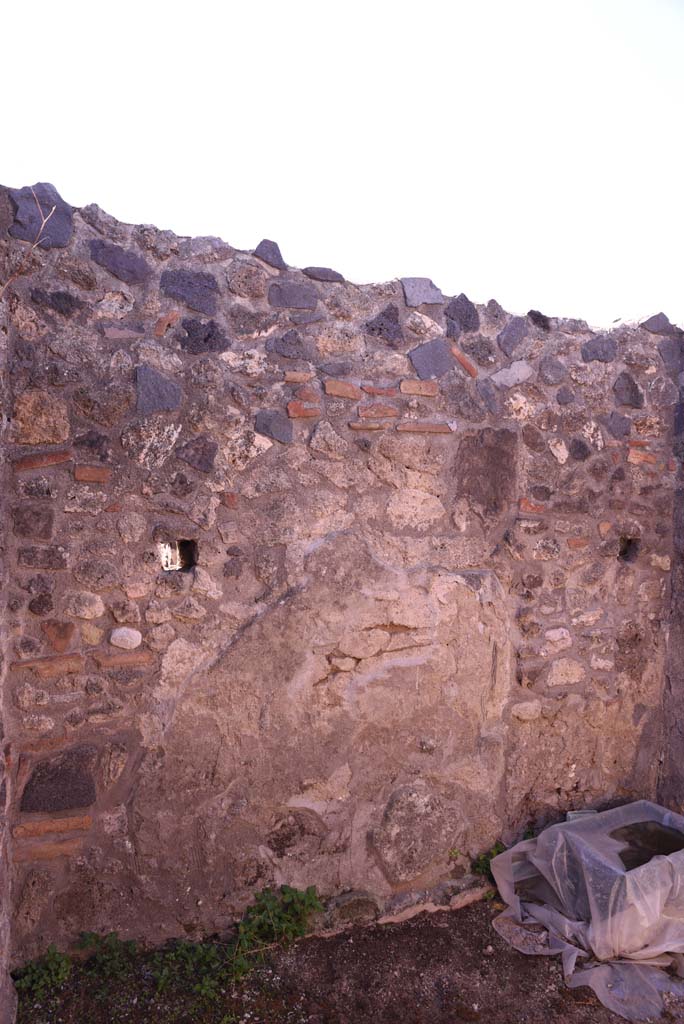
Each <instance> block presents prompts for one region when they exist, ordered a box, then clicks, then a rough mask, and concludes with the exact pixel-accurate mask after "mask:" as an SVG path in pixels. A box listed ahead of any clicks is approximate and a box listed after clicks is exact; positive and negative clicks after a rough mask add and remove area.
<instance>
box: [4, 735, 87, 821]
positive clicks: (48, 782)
mask: <svg viewBox="0 0 684 1024" xmlns="http://www.w3.org/2000/svg"><path fill="white" fill-rule="evenodd" d="M95 755H96V749H95V747H91V746H86V745H82V746H79V747H74V748H73V749H72V750H67V751H65V752H64V753H63V754H60V755H59V756H58V757H51V758H49V759H47V760H45V761H39V762H38V764H37V765H36V766H35V768H34V769H33V772H32V774H31V777H30V779H29V780H28V782H27V783H26V786H25V788H24V792H23V793H22V796H21V810H22V811H43V812H46V811H49V812H53V811H69V810H73V809H75V808H76V807H90V805H91V804H94V803H95V800H96V799H97V793H96V790H95V780H94V779H93V775H92V771H91V766H92V763H93V761H94V760H95Z"/></svg>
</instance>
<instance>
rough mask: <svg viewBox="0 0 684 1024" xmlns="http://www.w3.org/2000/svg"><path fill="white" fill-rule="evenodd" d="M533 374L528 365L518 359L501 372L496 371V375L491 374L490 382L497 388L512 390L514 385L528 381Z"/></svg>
mask: <svg viewBox="0 0 684 1024" xmlns="http://www.w3.org/2000/svg"><path fill="white" fill-rule="evenodd" d="M533 373H534V370H533V369H532V367H531V366H530V364H529V363H526V362H525V361H524V360H522V359H518V360H517V361H516V362H515V363H511V365H510V366H506V367H504V369H503V370H498V371H497V373H494V374H492V377H491V380H493V381H494V383H495V384H496V386H497V388H512V387H514V386H515V385H516V384H522V383H523V382H524V381H526V380H529V379H530V377H531V376H532V374H533Z"/></svg>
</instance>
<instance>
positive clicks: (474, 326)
mask: <svg viewBox="0 0 684 1024" xmlns="http://www.w3.org/2000/svg"><path fill="white" fill-rule="evenodd" d="M444 312H445V314H446V317H447V320H451V321H452V323H453V324H455V325H457V328H458V329H459V330H460V331H463V332H464V333H466V334H468V333H470V332H472V331H477V330H479V328H480V314H479V313H478V311H477V309H476V308H475V306H474V304H473V303H472V302H471V301H470V299H469V298H468V296H467V295H464V294H463V292H461V294H460V295H457V296H456V298H454V299H452V300H451V302H449V304H448V305H447V307H446V309H445V310H444ZM447 333H448V334H449V337H452V338H453V337H457V336H458V332H457V333H456V334H454V333H451V332H449V331H447Z"/></svg>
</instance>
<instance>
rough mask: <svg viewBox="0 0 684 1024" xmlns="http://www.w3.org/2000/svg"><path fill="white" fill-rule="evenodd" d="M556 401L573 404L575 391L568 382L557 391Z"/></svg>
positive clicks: (560, 403) (562, 403) (561, 403)
mask: <svg viewBox="0 0 684 1024" xmlns="http://www.w3.org/2000/svg"><path fill="white" fill-rule="evenodd" d="M556 401H557V402H558V404H559V405H572V403H573V402H574V401H575V392H574V391H573V390H572V388H569V387H568V385H567V384H564V385H563V387H561V388H558V391H557V392H556Z"/></svg>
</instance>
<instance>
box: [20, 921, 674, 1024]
mask: <svg viewBox="0 0 684 1024" xmlns="http://www.w3.org/2000/svg"><path fill="white" fill-rule="evenodd" d="M496 913H497V911H496V910H495V909H494V908H493V907H492V906H491V905H490V904H488V903H484V902H483V903H478V904H474V905H472V906H470V907H466V908H465V909H463V910H459V911H456V912H444V913H433V914H421V915H420V916H418V917H415V918H413V919H412V920H410V921H407V922H404V923H402V924H396V925H384V926H378V925H376V926H373V927H369V928H355V929H354V930H352V931H349V932H345V933H343V934H340V935H337V936H334V937H332V938H310V939H304V940H301V941H300V942H298V943H297V944H296V945H294V946H292V947H290V948H289V949H287V950H284V951H278V952H277V953H276V954H275V955H272V956H271V958H270V960H269V962H268V963H267V964H266V965H264V966H262V967H260V968H258V969H257V970H255V971H254V972H253V973H251V974H250V975H249V976H248V978H247V979H246V980H245V981H244V982H243V983H242V984H241V985H240V986H238V987H237V988H236V989H235V990H234V991H233V992H232V993H226V996H225V999H222V1001H221V1004H220V1005H216V1006H214V1007H212V1008H210V1009H206V1008H199V1007H198V1006H197V1005H196V1004H195V1005H193V1003H192V1001H191V1000H188V1001H187V1002H185V1001H183V1000H182V999H181V1000H179V999H178V997H175V998H173V999H169V998H166V999H165V998H164V997H156V996H155V995H154V992H153V990H152V989H151V987H150V984H149V980H147V981H146V974H145V967H144V961H141V967H140V970H139V971H138V972H137V973H136V974H134V976H133V977H132V978H130V979H128V980H127V982H126V984H125V985H122V986H120V989H121V990H120V991H118V992H112V993H110V996H111V999H110V998H107V1000H105V1001H104V1002H103V1001H102V999H101V997H99V998H94V997H93V993H92V992H89V991H88V986H87V983H86V982H85V981H84V979H83V978H79V977H76V978H75V979H74V980H73V981H72V982H71V983H70V984H69V987H68V989H67V990H66V992H65V993H64V995H63V996H62V998H61V999H60V1002H59V1004H58V1005H57V1004H55V1005H53V1007H52V1008H51V1009H49V1010H46V1011H44V1010H39V1009H38V1008H36V1007H31V1006H29V1005H26V1004H24V1005H23V1006H22V1007H21V1008H20V1014H19V1024H105V1022H106V1024H114V1022H119V1021H120V1022H126V1024H167V1022H168V1024H463V1022H465V1021H479V1022H481V1024H554V1022H557V1024H618V1022H619V1021H621V1020H622V1018H619V1017H616V1016H615V1015H614V1014H612V1013H610V1012H609V1011H608V1010H606V1009H604V1007H602V1006H601V1004H600V1003H599V1002H598V1000H597V999H596V997H595V996H594V994H593V992H591V990H590V989H588V988H581V989H575V990H571V989H568V988H567V987H566V986H565V984H564V982H563V976H562V972H561V967H560V961H559V960H558V959H557V958H555V957H527V956H523V955H522V954H520V953H517V952H515V951H514V950H513V949H511V948H510V947H509V946H508V945H507V944H506V943H505V942H504V941H503V940H502V939H500V938H499V936H498V935H497V934H496V932H495V931H494V929H493V928H492V926H491V920H492V917H493V916H494V915H495V914H496ZM663 1020H664V1021H667V1022H668V1024H669V1022H684V1010H676V1009H671V1010H670V1011H669V1012H667V1013H666V1015H665V1017H664V1018H663Z"/></svg>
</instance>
